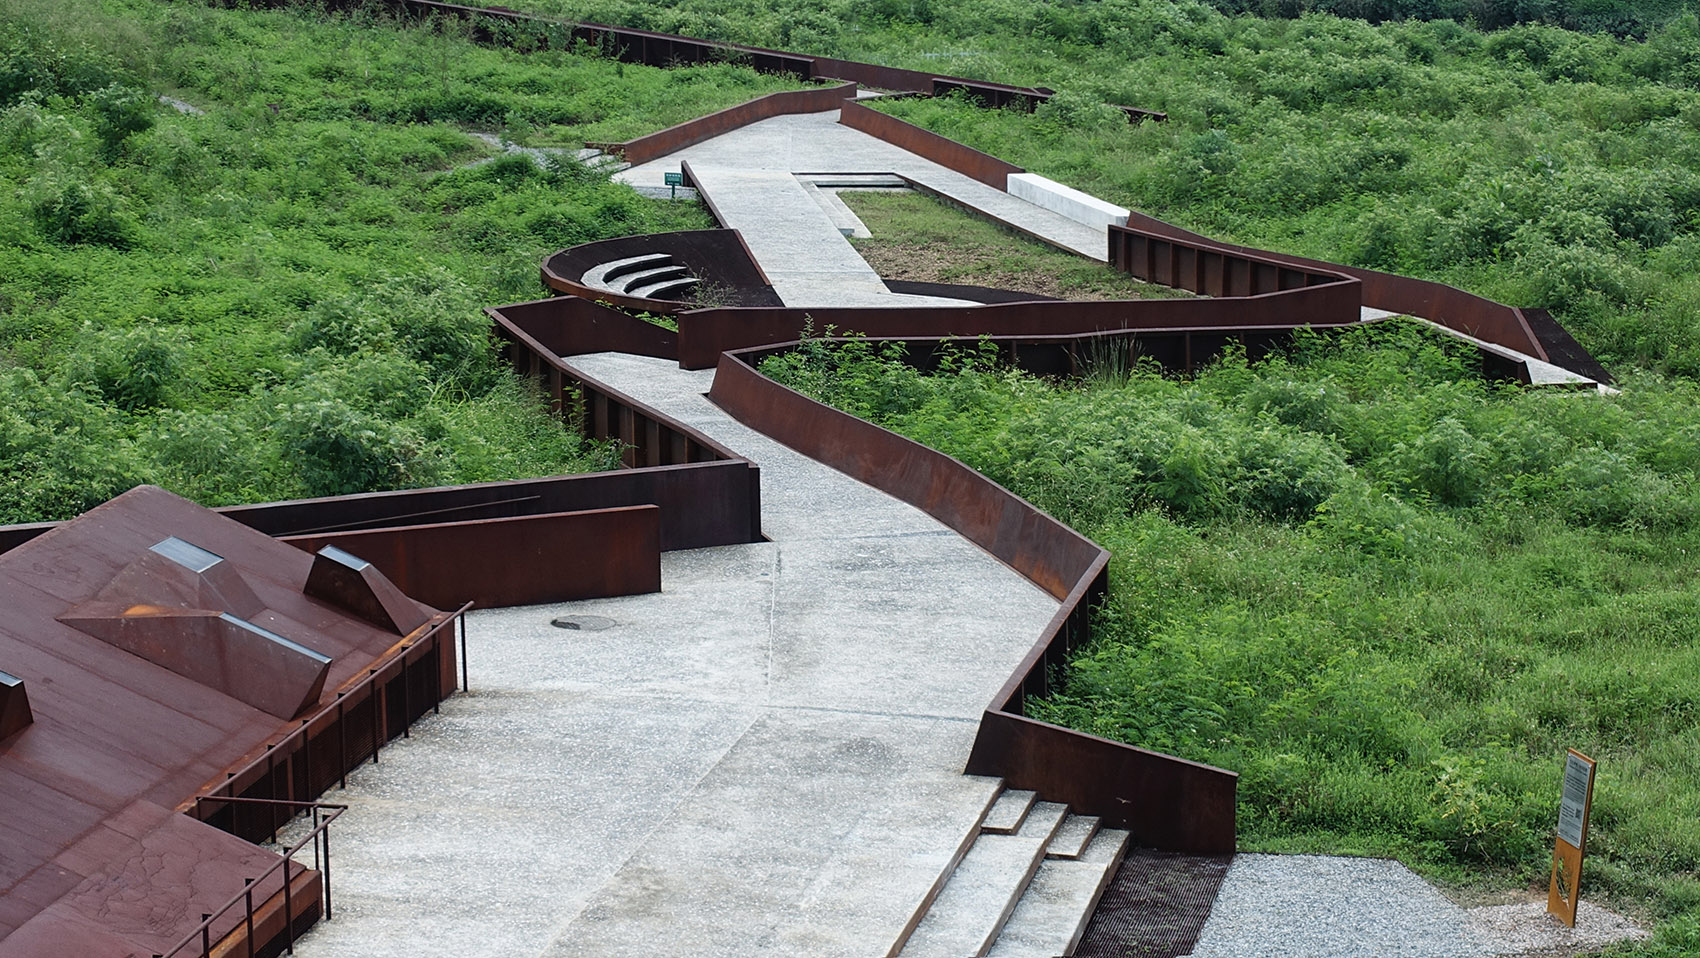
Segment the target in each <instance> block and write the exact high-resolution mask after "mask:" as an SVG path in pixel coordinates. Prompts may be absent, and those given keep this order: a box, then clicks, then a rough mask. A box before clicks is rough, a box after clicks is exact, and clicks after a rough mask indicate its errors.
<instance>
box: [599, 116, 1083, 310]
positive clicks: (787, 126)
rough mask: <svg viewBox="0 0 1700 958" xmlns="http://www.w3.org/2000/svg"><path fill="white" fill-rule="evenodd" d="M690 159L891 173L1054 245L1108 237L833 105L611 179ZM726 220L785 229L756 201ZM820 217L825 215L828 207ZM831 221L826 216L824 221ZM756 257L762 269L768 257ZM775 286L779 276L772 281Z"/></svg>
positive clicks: (752, 231) (737, 166)
mask: <svg viewBox="0 0 1700 958" xmlns="http://www.w3.org/2000/svg"><path fill="white" fill-rule="evenodd" d="M681 161H688V162H689V163H690V165H691V169H692V170H693V171H695V172H697V173H698V175H699V176H700V175H701V172H702V171H703V170H706V169H718V170H736V171H742V172H746V173H757V172H767V173H781V174H784V173H793V174H808V173H846V174H867V173H893V174H897V175H899V176H902V177H904V178H906V179H908V180H910V181H912V182H914V183H916V184H917V185H919V186H920V187H921V188H922V189H925V190H927V191H929V192H932V193H937V194H938V195H940V196H943V197H946V198H947V199H950V200H951V201H953V202H955V203H958V204H960V205H962V206H966V207H968V208H970V209H974V210H978V211H979V212H980V213H982V214H983V215H986V216H989V217H992V218H995V219H998V220H1002V221H1003V222H1005V223H1007V224H1009V225H1010V226H1012V227H1014V228H1016V229H1019V230H1021V231H1023V232H1025V233H1027V234H1029V235H1031V236H1033V237H1035V238H1037V239H1041V240H1043V241H1045V242H1048V243H1051V244H1052V245H1054V246H1058V247H1061V248H1063V249H1066V250H1071V251H1073V252H1076V253H1079V254H1080V255H1082V256H1086V257H1089V258H1091V259H1095V260H1098V261H1099V262H1105V261H1107V260H1108V259H1109V240H1108V237H1107V235H1106V231H1105V229H1104V228H1103V227H1102V226H1087V225H1085V224H1083V223H1078V222H1076V221H1074V220H1071V219H1069V218H1068V217H1066V216H1063V215H1061V214H1059V213H1055V212H1052V211H1051V210H1047V209H1045V208H1043V207H1041V206H1038V205H1035V204H1033V203H1029V202H1027V201H1026V200H1024V199H1021V198H1019V197H1015V196H1011V195H1010V194H1008V193H1005V192H1004V191H1002V190H998V189H993V188H992V187H990V186H987V185H986V184H984V183H981V182H980V181H979V180H976V179H973V178H972V177H968V176H964V175H963V174H961V173H958V172H956V171H955V170H952V169H948V168H946V167H943V166H940V165H939V164H937V163H934V162H932V161H931V160H927V159H924V158H922V157H920V156H917V155H915V154H914V153H910V152H909V151H907V150H904V149H902V148H900V147H897V146H893V145H892V144H890V143H887V142H885V141H884V140H881V139H878V138H876V137H872V136H869V135H868V134H866V133H863V132H861V131H860V130H854V129H851V128H850V127H847V126H844V125H843V124H841V123H839V122H838V111H836V110H834V111H831V112H828V113H805V114H795V115H790V116H778V117H774V118H772V119H768V120H761V121H759V122H756V123H752V124H750V125H749V126H745V127H742V128H740V129H737V130H733V131H732V132H730V133H726V134H723V135H721V136H717V137H715V138H713V139H711V140H708V141H705V142H703V143H698V144H697V145H695V146H689V147H686V148H685V149H683V150H680V151H678V152H677V153H672V154H669V155H667V156H664V157H661V158H660V159H657V160H652V161H650V162H648V163H642V164H639V165H637V166H634V167H632V168H630V169H627V170H622V171H620V172H619V173H616V174H614V179H615V180H617V181H619V182H622V183H629V184H631V185H632V186H637V187H654V186H660V185H662V182H663V179H664V176H663V174H666V173H677V172H679V171H680V162H681ZM704 191H705V192H706V193H707V194H708V196H709V198H710V199H711V200H712V201H713V202H714V203H715V205H716V206H717V207H719V206H720V203H721V199H720V196H721V194H719V193H717V192H715V190H714V188H713V185H712V184H710V185H709V186H707V187H705V190H704ZM721 213H722V215H723V216H725V217H726V220H727V222H726V224H725V225H727V226H729V227H732V228H734V229H739V230H742V231H743V232H744V235H745V236H746V237H747V238H749V241H750V242H751V244H752V248H753V246H754V237H756V236H760V235H763V234H764V233H767V232H769V231H772V230H781V231H783V230H785V229H787V228H788V227H787V226H786V222H785V220H786V217H784V216H778V215H776V216H774V217H773V218H772V219H769V218H768V216H767V215H766V214H765V213H764V211H763V208H762V205H761V204H760V203H752V204H739V206H738V208H737V209H736V211H733V210H727V209H722V210H721ZM820 216H821V217H822V218H823V219H824V218H825V213H824V211H822V212H821V213H820ZM828 222H830V221H828ZM757 259H758V260H760V262H761V263H762V268H763V269H766V268H767V267H768V262H767V260H765V259H761V257H760V255H759V254H758V256H757ZM776 285H777V282H776ZM786 304H787V305H796V306H825V305H837V303H835V302H830V301H823V302H797V303H792V302H791V301H790V300H787V301H786Z"/></svg>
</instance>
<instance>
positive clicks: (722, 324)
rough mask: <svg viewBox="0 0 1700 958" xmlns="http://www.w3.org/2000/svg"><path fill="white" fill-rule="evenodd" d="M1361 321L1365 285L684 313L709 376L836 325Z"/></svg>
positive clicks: (1042, 330)
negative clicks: (734, 360)
mask: <svg viewBox="0 0 1700 958" xmlns="http://www.w3.org/2000/svg"><path fill="white" fill-rule="evenodd" d="M1357 321H1358V290H1357V282H1356V281H1355V280H1350V279H1343V278H1342V279H1337V281H1335V282H1330V283H1323V284H1318V285H1314V286H1297V287H1294V288H1291V289H1279V290H1276V291H1274V292H1269V293H1263V294H1259V295H1255V296H1237V297H1219V298H1213V299H1152V300H1115V301H1108V302H1044V301H1033V302H1019V303H1003V304H997V305H988V306H960V307H939V308H891V309H807V310H805V309H790V308H784V307H780V308H761V309H746V308H737V307H722V308H717V309H705V310H694V311H691V312H687V313H681V314H680V315H679V340H678V343H679V365H681V366H683V367H684V368H686V369H707V368H709V367H711V366H713V365H715V364H716V363H717V362H718V360H719V356H720V354H721V353H722V352H725V351H727V350H734V349H747V348H751V347H755V346H762V345H766V344H769V343H780V342H787V341H790V340H793V339H797V338H798V337H800V336H801V335H802V334H803V331H804V327H805V325H809V324H812V326H813V328H814V330H815V331H816V332H820V331H823V330H825V329H826V328H827V327H828V326H831V327H833V328H834V329H835V330H836V331H837V332H838V333H840V334H843V333H851V332H854V333H862V334H864V335H868V336H873V337H876V338H897V339H918V338H928V337H946V336H962V337H974V336H995V337H1000V336H1001V337H1021V336H1026V337H1033V336H1039V335H1048V336H1090V335H1101V334H1106V333H1117V332H1128V331H1133V330H1141V329H1207V328H1210V327H1221V328H1223V329H1239V328H1244V327H1253V328H1260V329H1274V328H1289V329H1290V328H1296V327H1299V326H1317V327H1324V326H1338V325H1349V324H1351V323H1355V322H1357Z"/></svg>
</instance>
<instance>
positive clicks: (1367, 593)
mask: <svg viewBox="0 0 1700 958" xmlns="http://www.w3.org/2000/svg"><path fill="white" fill-rule="evenodd" d="M994 358H995V357H994V355H993V354H992V353H991V352H990V351H989V349H988V348H987V347H986V346H983V345H981V346H975V345H973V344H968V345H965V346H962V347H960V348H959V350H958V351H957V352H956V353H955V354H953V356H952V357H951V358H949V359H947V360H946V361H945V363H944V364H943V367H942V368H941V370H940V371H939V372H937V373H934V374H931V375H923V374H921V373H918V372H917V371H915V370H914V369H911V368H910V367H908V366H907V365H905V364H904V363H903V362H902V361H901V360H902V353H901V350H899V349H897V348H896V347H892V346H882V345H877V344H872V343H868V342H865V341H858V340H852V341H851V342H849V343H848V344H846V345H843V346H838V347H833V346H829V345H827V344H826V343H823V342H821V341H818V340H816V341H810V342H806V343H805V345H804V347H803V348H802V349H800V350H798V351H795V352H793V353H790V354H785V355H782V356H779V357H776V358H773V359H770V360H768V361H767V362H766V363H765V364H764V366H763V370H764V371H765V372H768V373H769V374H771V375H775V376H777V377H779V378H780V379H781V380H782V381H785V382H788V383H791V384H793V385H795V386H797V387H798V388H802V389H804V390H806V391H808V392H810V393H812V394H814V395H817V396H820V397H822V398H824V399H825V400H826V401H828V402H831V403H834V404H836V405H839V406H841V407H843V408H846V409H849V410H851V411H854V412H856V413H857V414H858V415H862V416H865V417H869V418H873V419H875V420H876V421H879V422H882V423H883V424H885V425H887V426H889V427H891V428H894V429H896V430H898V431H900V432H902V433H904V434H906V435H909V436H911V437H912V438H915V439H917V440H919V441H922V442H925V443H927V444H929V445H932V446H934V447H936V448H938V449H941V450H943V451H945V452H947V453H950V454H952V455H954V456H957V457H958V458H961V459H963V460H964V461H966V462H967V463H969V464H970V465H972V466H974V467H975V468H977V469H980V470H981V471H983V472H985V473H986V474H987V475H989V476H990V477H992V478H993V479H995V480H997V481H999V482H1001V483H1004V484H1005V485H1007V486H1009V487H1010V488H1012V489H1013V490H1015V491H1016V492H1018V493H1020V494H1021V495H1023V496H1025V497H1027V498H1029V499H1030V500H1032V501H1033V502H1035V503H1037V504H1038V505H1040V506H1041V507H1043V508H1045V509H1046V510H1047V511H1049V512H1051V513H1052V514H1053V515H1056V516H1058V517H1060V518H1063V519H1065V520H1066V521H1068V522H1069V523H1071V524H1073V525H1075V526H1076V527H1077V528H1080V529H1082V530H1083V531H1086V532H1087V533H1089V534H1090V535H1092V536H1093V537H1094V538H1095V539H1097V540H1098V541H1099V542H1101V543H1103V544H1105V545H1106V546H1107V547H1109V548H1110V549H1111V550H1112V551H1113V552H1114V554H1115V560H1114V564H1113V566H1112V570H1111V573H1112V577H1111V582H1112V587H1111V594H1110V597H1109V599H1108V600H1107V601H1106V604H1105V605H1104V607H1103V608H1101V609H1100V610H1099V612H1098V616H1097V625H1096V635H1097V638H1096V640H1095V642H1094V644H1093V645H1091V646H1090V647H1088V648H1087V649H1085V650H1084V651H1083V652H1082V653H1081V654H1080V655H1078V656H1077V657H1076V658H1075V660H1074V662H1073V665H1072V667H1071V671H1070V673H1069V679H1068V681H1067V684H1066V686H1064V687H1063V689H1062V691H1061V692H1060V693H1058V694H1056V695H1054V696H1053V697H1052V698H1051V699H1049V700H1047V701H1046V702H1044V703H1041V704H1039V705H1037V706H1036V708H1037V709H1038V714H1040V715H1042V716H1044V717H1047V718H1050V719H1052V720H1055V721H1060V722H1063V723H1065V724H1068V725H1071V726H1074V727H1077V728H1081V729H1084V730H1086V731H1090V732H1094V733H1097V734H1102V735H1108V736H1111V737H1114V738H1118V739H1121V740H1123V741H1128V742H1132V743H1135V744H1138V745H1143V746H1148V747H1152V748H1157V749H1163V750H1166V751H1171V752H1175V753H1178V754H1181V755H1184V756H1187V757H1189V758H1193V759H1199V760H1204V761H1209V762H1213V763H1217V764H1220V765H1223V766H1225V767H1228V768H1232V769H1235V770H1237V771H1238V772H1240V775H1241V777H1240V784H1239V796H1240V806H1239V808H1240V812H1239V814H1240V818H1239V821H1240V830H1241V840H1242V842H1246V843H1249V844H1252V845H1256V846H1261V847H1268V848H1282V849H1290V850H1292V849H1306V850H1333V851H1337V850H1340V849H1342V848H1347V849H1352V850H1356V851H1362V852H1369V853H1374V854H1396V855H1398V856H1400V857H1401V858H1404V859H1405V860H1407V861H1410V862H1412V863H1414V864H1416V865H1418V866H1419V867H1421V868H1425V869H1428V870H1430V871H1431V872H1433V873H1437V874H1441V875H1447V876H1453V877H1460V876H1465V875H1472V876H1477V877H1478V878H1479V876H1481V875H1482V874H1484V873H1489V874H1496V875H1500V876H1503V877H1502V878H1500V879H1499V880H1500V881H1504V882H1510V883H1523V882H1527V883H1535V882H1538V881H1540V880H1541V879H1542V878H1543V877H1544V874H1545V873H1544V871H1543V870H1542V869H1544V867H1545V864H1546V863H1545V860H1544V859H1543V857H1542V855H1543V851H1544V849H1545V848H1546V846H1547V844H1548V843H1549V842H1550V833H1551V828H1552V821H1553V815H1554V814H1555V803H1556V799H1557V792H1556V789H1555V783H1556V776H1557V774H1558V764H1557V763H1558V762H1559V759H1558V758H1556V756H1561V755H1562V753H1563V749H1564V748H1565V747H1567V746H1574V747H1578V748H1582V749H1583V750H1584V751H1588V752H1590V753H1592V754H1595V755H1596V756H1610V758H1609V760H1608V761H1607V762H1606V764H1603V765H1602V768H1607V769H1609V771H1607V772H1603V773H1602V775H1605V776H1606V777H1605V778H1604V779H1603V780H1602V781H1603V782H1604V783H1605V784H1604V785H1603V786H1602V791H1601V792H1600V793H1599V794H1600V795H1601V796H1606V795H1609V796H1610V797H1609V798H1605V797H1602V798H1600V799H1599V800H1598V804H1597V805H1596V811H1595V816H1596V817H1595V819H1594V828H1595V831H1594V832H1593V833H1592V837H1591V838H1590V843H1591V848H1593V849H1594V852H1595V855H1596V856H1597V859H1595V860H1596V861H1597V866H1596V865H1591V866H1590V867H1591V868H1597V870H1596V871H1594V872H1593V874H1595V875H1596V876H1597V877H1598V878H1599V880H1600V884H1599V885H1597V886H1596V887H1600V888H1603V889H1605V890H1607V891H1609V892H1610V893H1612V894H1614V895H1617V896H1621V900H1626V901H1638V902H1640V903H1641V906H1640V907H1644V908H1650V909H1651V910H1652V912H1653V913H1654V914H1655V915H1659V916H1664V917H1671V918H1674V919H1676V920H1675V921H1674V922H1673V923H1672V924H1670V925H1668V926H1667V931H1666V936H1667V937H1666V939H1665V941H1666V942H1668V943H1672V947H1674V948H1676V950H1677V952H1680V951H1681V950H1682V948H1684V947H1688V946H1690V945H1692V943H1693V940H1692V939H1689V938H1684V937H1682V936H1683V935H1684V934H1686V933H1685V932H1684V931H1682V921H1683V919H1682V917H1681V916H1682V915H1684V914H1685V913H1686V912H1687V911H1688V910H1690V909H1692V908H1693V907H1694V896H1695V892H1696V890H1697V889H1696V888H1695V886H1694V881H1693V878H1692V877H1691V875H1689V874H1688V873H1687V872H1686V871H1685V866H1679V865H1676V864H1674V862H1677V861H1688V860H1690V859H1691V858H1692V857H1693V856H1694V855H1695V854H1696V853H1700V827H1697V825H1696V822H1700V818H1696V817H1695V815H1696V813H1700V789H1697V788H1696V787H1695V784H1694V783H1695V779H1694V778H1693V776H1692V762H1691V761H1690V760H1688V759H1683V760H1680V761H1676V762H1674V763H1673V762H1672V761H1671V758H1670V757H1669V755H1668V754H1667V749H1668V747H1669V746H1668V744H1667V743H1671V742H1685V743H1688V747H1692V746H1693V745H1695V744H1700V679H1696V676H1700V671H1696V668H1695V667H1696V666H1700V658H1696V654H1695V653H1694V651H1693V650H1694V648H1696V647H1700V643H1697V642H1696V638H1697V635H1696V625H1695V623H1696V622H1697V621H1700V618H1696V616H1695V615H1694V612H1695V611H1700V609H1697V603H1700V600H1697V599H1696V598H1695V595H1694V593H1693V591H1692V588H1691V583H1689V582H1688V578H1689V573H1690V570H1691V568H1692V562H1691V559H1689V558H1688V556H1689V555H1691V554H1692V552H1693V550H1695V549H1697V548H1700V511H1697V510H1700V427H1697V426H1696V420H1695V417H1694V410H1695V409H1696V408H1700V405H1697V403H1700V395H1697V394H1696V390H1695V387H1694V386H1693V384H1692V383H1690V382H1685V381H1676V380H1667V379H1660V378H1656V377H1652V376H1646V375H1637V376H1634V377H1632V378H1631V381H1630V382H1629V383H1627V384H1626V389H1625V390H1624V392H1623V394H1622V395H1619V396H1615V397H1605V396H1598V395H1594V394H1584V393H1574V392H1543V391H1527V390H1523V389H1520V388H1512V387H1505V386H1496V385H1493V384H1491V383H1488V382H1486V381H1484V380H1482V379H1481V378H1480V377H1479V376H1478V375H1477V374H1476V373H1475V372H1474V371H1473V370H1472V368H1471V362H1472V354H1471V353H1470V352H1469V351H1467V350H1464V349H1460V348H1459V347H1458V345H1457V344H1456V343H1454V342H1453V341H1450V340H1447V339H1446V338H1444V337H1441V336H1439V335H1438V334H1435V333H1433V332H1431V331H1427V330H1424V329H1422V328H1420V327H1417V326H1415V325H1410V326H1403V325H1398V324H1394V325H1382V326H1379V327H1365V328H1360V329H1357V330H1354V331H1351V332H1349V333H1344V334H1336V335H1331V336H1323V335H1315V336H1305V337H1301V338H1300V340H1299V341H1298V342H1297V344H1296V345H1295V346H1294V347H1293V348H1292V349H1291V350H1289V351H1288V352H1287V354H1285V355H1283V356H1278V357H1275V358H1273V359H1271V360H1269V361H1266V362H1263V363H1260V364H1257V365H1251V364H1248V363H1247V362H1246V361H1245V359H1244V357H1243V356H1241V355H1238V354H1235V353H1229V354H1228V355H1226V356H1225V357H1223V358H1222V359H1221V360H1219V361H1218V362H1217V363H1215V364H1214V365H1212V366H1210V367H1209V368H1207V369H1206V370H1204V371H1202V372H1201V373H1199V374H1198V375H1197V376H1196V377H1195V378H1192V379H1176V378H1171V377H1168V376H1164V375H1162V374H1160V373H1159V372H1157V371H1155V370H1152V369H1146V368H1138V369H1134V370H1132V371H1127V370H1118V369H1116V368H1115V366H1114V364H1105V365H1103V366H1102V367H1101V369H1100V371H1099V372H1098V373H1097V374H1096V375H1094V376H1092V377H1090V378H1088V379H1087V380H1086V381H1084V382H1081V383H1052V382H1045V381H1042V380H1038V379H1035V378H1033V377H1029V376H1025V375H1022V374H1019V373H1015V372H1011V371H1009V370H1005V369H1001V368H999V367H998V366H997V364H996V363H995V362H994V361H993V360H994ZM1655 823H1656V824H1655ZM1655 835H1656V837H1655ZM1655 850H1658V851H1655ZM1665 850H1669V851H1668V855H1667V853H1666V851H1665ZM1653 953H1655V954H1657V953H1659V952H1657V951H1655V952H1653Z"/></svg>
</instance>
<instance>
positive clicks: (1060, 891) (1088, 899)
mask: <svg viewBox="0 0 1700 958" xmlns="http://www.w3.org/2000/svg"><path fill="white" fill-rule="evenodd" d="M1093 831H1094V833H1095V834H1094V837H1093V838H1092V839H1091V841H1090V842H1089V843H1088V844H1087V845H1086V848H1085V850H1084V851H1083V852H1082V854H1081V855H1080V857H1078V858H1072V859H1070V858H1049V859H1046V860H1045V863H1044V864H1043V865H1041V866H1040V867H1039V871H1038V873H1037V874H1035V875H1034V876H1033V882H1032V884H1030V885H1029V886H1028V888H1027V894H1025V895H1023V896H1022V897H1021V901H1020V903H1018V904H1017V905H1016V906H1015V911H1014V913H1012V914H1011V915H1010V916H1009V922H1008V923H1007V924H1005V925H1004V928H1003V933H1002V934H1000V935H999V936H998V940H997V942H996V943H995V944H993V945H992V949H991V950H990V951H988V952H986V954H987V955H988V956H989V958H1056V956H1058V955H1071V954H1073V953H1074V949H1075V947H1076V946H1077V945H1079V944H1080V937H1081V936H1082V935H1084V934H1085V933H1086V926H1087V925H1088V924H1090V923H1091V921H1092V912H1093V911H1094V910H1095V909H1096V908H1097V907H1098V899H1099V898H1101V897H1103V894H1104V889H1106V888H1108V887H1109V886H1110V881H1111V879H1113V878H1115V875H1116V869H1117V868H1118V867H1119V866H1120V865H1121V861H1122V857H1123V856H1124V855H1126V854H1127V847H1128V833H1127V832H1125V831H1121V830H1120V829H1104V830H1103V831H1098V830H1097V829H1096V827H1094V829H1093Z"/></svg>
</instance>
